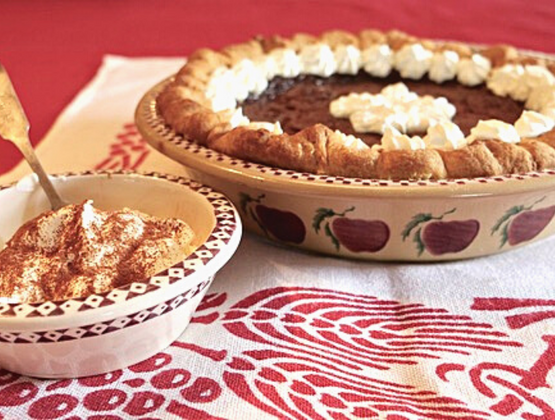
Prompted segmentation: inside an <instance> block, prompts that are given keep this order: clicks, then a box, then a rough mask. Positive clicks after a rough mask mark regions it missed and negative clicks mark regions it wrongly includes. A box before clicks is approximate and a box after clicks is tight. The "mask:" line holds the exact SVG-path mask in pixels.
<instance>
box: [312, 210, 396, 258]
mask: <svg viewBox="0 0 555 420" xmlns="http://www.w3.org/2000/svg"><path fill="white" fill-rule="evenodd" d="M354 209H355V208H354V207H351V208H348V209H346V210H345V211H343V212H342V213H336V212H335V211H334V210H332V209H327V208H319V209H318V210H317V211H316V214H315V216H314V219H313V223H312V226H313V227H314V230H315V232H316V233H317V234H318V233H319V232H320V229H321V226H322V223H324V222H325V223H324V232H325V234H326V236H328V237H329V238H330V239H331V241H332V243H333V244H334V246H335V249H336V250H339V248H340V247H341V245H343V246H344V247H345V248H347V249H348V250H349V251H351V252H378V251H380V250H382V249H383V248H384V247H385V245H386V244H387V242H388V241H389V236H390V232H389V226H387V225H386V224H385V223H384V222H382V221H381V220H365V219H351V218H349V217H345V214H347V213H348V212H351V211H353V210H354ZM330 219H333V220H332V221H331V222H330V221H329V220H330Z"/></svg>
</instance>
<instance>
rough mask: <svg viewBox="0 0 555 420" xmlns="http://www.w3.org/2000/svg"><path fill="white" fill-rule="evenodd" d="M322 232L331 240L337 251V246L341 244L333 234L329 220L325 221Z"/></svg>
mask: <svg viewBox="0 0 555 420" xmlns="http://www.w3.org/2000/svg"><path fill="white" fill-rule="evenodd" d="M324 232H326V236H328V237H329V238H330V239H331V242H332V243H333V245H334V246H335V250H336V251H339V247H340V246H341V244H340V243H339V240H338V239H337V238H336V237H335V235H334V234H333V232H332V231H331V228H330V222H326V224H325V226H324Z"/></svg>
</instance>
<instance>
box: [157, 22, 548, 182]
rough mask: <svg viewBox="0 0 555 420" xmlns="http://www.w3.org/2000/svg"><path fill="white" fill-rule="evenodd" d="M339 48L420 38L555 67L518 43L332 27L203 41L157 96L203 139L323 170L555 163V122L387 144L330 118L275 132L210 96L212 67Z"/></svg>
mask: <svg viewBox="0 0 555 420" xmlns="http://www.w3.org/2000/svg"><path fill="white" fill-rule="evenodd" d="M316 43H323V44H327V45H329V46H330V47H331V48H336V47H338V46H341V45H344V46H346V45H353V46H356V47H358V48H360V49H361V50H362V49H363V48H366V47H368V46H370V45H374V44H387V45H389V47H390V48H391V50H392V51H398V50H400V49H401V48H402V47H403V46H405V45H411V44H415V43H420V44H421V45H422V46H423V47H425V48H426V49H427V50H429V51H432V52H438V51H445V50H451V51H455V52H456V53H457V54H458V55H459V57H461V58H465V57H466V58H468V57H471V56H472V54H473V53H475V52H479V54H481V55H482V56H484V57H486V58H487V59H489V61H490V62H491V67H492V69H495V68H499V67H501V66H503V65H505V64H521V65H529V64H531V65H541V66H545V67H546V68H547V69H549V70H550V71H551V72H554V70H555V65H553V64H551V63H548V62H545V61H544V60H543V59H541V58H536V57H532V56H529V55H526V54H523V53H520V52H518V51H517V50H516V49H515V48H513V47H510V46H490V47H483V48H474V47H470V46H468V45H465V44H462V43H453V42H448V43H443V42H442V43H440V42H434V41H431V40H427V39H419V38H415V37H413V36H410V35H407V34H404V33H401V32H398V31H391V32H388V33H382V32H379V31H374V30H364V31H362V32H360V33H359V34H356V35H355V34H352V33H349V32H345V31H330V32H325V33H323V34H322V35H320V36H319V37H315V36H312V35H306V34H296V35H294V36H293V37H292V38H290V39H285V38H282V37H279V36H273V37H269V38H263V37H258V38H255V39H253V40H250V41H248V42H245V43H243V44H237V45H230V46H227V47H225V48H223V49H221V50H219V51H214V50H210V49H200V50H197V51H196V52H194V53H193V54H192V55H191V56H190V57H189V59H188V62H187V64H186V65H185V66H184V67H183V68H181V70H180V71H179V72H178V73H177V75H176V76H175V79H174V80H173V81H172V82H171V83H170V84H168V85H167V87H166V88H165V89H164V90H163V91H162V92H161V93H160V95H159V96H158V98H157V106H158V110H159V112H160V114H161V116H162V117H163V119H164V120H165V122H166V123H167V124H168V125H169V126H170V127H171V128H172V129H173V130H174V131H175V132H177V133H180V134H182V135H184V136H185V137H186V138H188V139H192V140H194V141H196V142H198V143H199V144H201V145H204V146H207V147H209V148H211V149H213V150H216V151H218V152H221V153H224V154H226V155H229V156H233V157H236V158H240V159H243V160H246V161H252V162H257V163H263V164H266V165H271V166H276V167H280V168H284V169H291V170H295V171H300V172H308V173H315V174H328V175H335V176H344V177H353V178H367V179H392V180H402V179H407V180H408V179H445V178H449V179H456V178H475V177H486V176H496V175H502V174H516V173H526V172H531V171H538V170H543V169H552V168H555V130H551V131H548V132H546V133H544V134H542V135H540V136H538V137H535V138H523V139H522V140H521V141H520V143H505V142H503V141H500V140H494V139H483V140H476V141H474V142H472V143H471V144H469V145H467V146H464V147H462V148H459V149H455V150H440V149H421V150H384V149H381V148H376V147H370V146H366V145H363V146H362V147H361V145H360V144H358V145H356V144H353V142H349V141H346V139H345V137H346V136H345V135H344V134H342V133H339V132H337V131H333V130H331V129H330V128H328V127H327V126H325V125H323V124H316V125H313V126H310V127H307V128H305V129H303V130H301V131H299V132H297V133H295V134H292V135H290V134H286V133H282V134H275V133H273V132H271V131H269V130H267V129H265V128H252V127H248V126H238V127H235V128H234V127H233V126H232V125H231V124H230V122H229V118H228V116H227V117H226V114H225V112H223V111H218V112H215V111H213V110H212V107H211V105H210V102H209V100H208V98H207V97H206V90H207V86H208V84H209V82H210V77H211V75H212V74H213V73H214V72H215V71H216V70H217V69H219V68H222V67H229V68H230V67H232V66H233V65H235V64H237V63H239V62H241V60H244V59H250V60H256V59H259V58H261V57H263V56H264V55H265V54H268V53H269V52H271V51H273V50H275V49H278V48H288V49H293V50H294V51H297V52H298V51H300V50H301V49H302V48H303V47H305V46H307V45H311V44H316Z"/></svg>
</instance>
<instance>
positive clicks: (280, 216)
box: [239, 193, 306, 245]
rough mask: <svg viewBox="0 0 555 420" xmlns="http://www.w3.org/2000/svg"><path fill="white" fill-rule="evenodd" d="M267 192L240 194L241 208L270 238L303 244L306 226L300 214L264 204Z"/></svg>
mask: <svg viewBox="0 0 555 420" xmlns="http://www.w3.org/2000/svg"><path fill="white" fill-rule="evenodd" d="M264 198H266V194H261V195H259V196H258V197H256V198H253V197H251V196H250V195H248V194H246V193H240V194H239V202H240V205H239V208H240V209H241V211H242V212H243V214H244V215H245V216H246V217H250V218H251V219H252V220H253V221H254V222H255V223H256V224H257V225H258V226H259V227H260V229H261V230H262V231H263V232H264V235H266V236H267V237H268V238H270V239H277V240H279V241H281V242H288V243H292V244H297V245H298V244H302V243H303V242H304V240H305V238H306V227H305V225H304V223H303V221H302V220H301V218H300V217H299V216H297V215H296V214H295V213H293V212H291V211H287V210H280V209H276V208H274V207H268V206H266V205H265V204H262V200H263V199H264Z"/></svg>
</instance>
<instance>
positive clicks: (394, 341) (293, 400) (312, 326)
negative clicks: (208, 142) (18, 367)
mask: <svg viewBox="0 0 555 420" xmlns="http://www.w3.org/2000/svg"><path fill="white" fill-rule="evenodd" d="M487 299H488V300H484V299H480V298H476V299H475V302H474V305H473V306H472V309H474V310H475V311H484V310H488V311H492V310H495V311H508V313H507V316H506V317H505V318H506V319H507V318H508V317H509V316H514V315H517V313H515V311H517V312H518V311H522V310H523V308H524V309H526V310H528V312H531V313H534V312H536V311H537V310H538V307H542V306H543V307H546V306H551V305H552V304H555V302H553V301H547V300H510V299H509V300H507V299H504V300H496V299H498V298H494V299H493V300H492V298H487ZM224 305H225V307H227V309H225V308H224ZM519 313H520V312H519ZM508 319H512V318H508ZM546 319H547V318H546ZM192 322H193V324H196V325H197V327H196V328H210V333H213V334H222V332H223V331H227V332H228V336H227V337H225V340H223V341H222V347H221V348H208V347H205V346H203V345H201V344H200V343H195V342H187V341H183V340H178V341H176V342H175V343H174V344H173V345H172V346H171V347H170V348H169V349H167V350H166V351H164V352H161V353H159V354H157V355H155V356H153V357H152V358H150V359H148V360H146V361H144V362H142V363H139V364H137V365H134V366H131V367H129V368H128V369H123V370H119V371H115V372H111V373H108V374H105V375H99V376H95V377H90V378H82V379H78V380H58V381H39V380H33V379H29V378H25V377H20V376H19V375H14V374H11V373H9V372H6V371H0V419H2V416H4V417H5V416H6V415H7V414H8V413H9V414H10V415H12V416H13V413H20V417H21V416H23V417H28V418H36V419H38V418H46V417H48V418H64V419H77V418H81V417H79V416H83V415H85V416H86V417H87V418H91V419H114V420H116V419H126V418H147V417H148V418H150V417H152V416H155V417H159V416H162V417H164V416H169V415H171V416H174V417H175V418H183V419H220V420H222V419H223V420H225V419H229V420H231V419H232V418H233V415H231V414H228V415H227V416H226V415H224V416H223V417H220V416H221V415H222V414H221V413H222V407H228V406H229V402H230V401H233V399H236V400H237V401H240V402H234V404H240V405H242V406H243V407H245V405H246V407H248V406H250V407H251V408H250V409H251V410H260V411H259V412H264V413H265V415H263V417H260V418H266V417H267V418H278V419H334V420H335V419H342V420H346V419H357V418H360V419H371V418H375V419H387V420H409V419H413V418H418V419H438V420H440V419H441V420H448V419H452V420H455V419H457V420H461V419H465V420H471V419H476V420H480V419H491V418H499V416H502V417H504V418H522V419H526V420H528V419H530V420H532V419H539V420H550V419H553V418H555V412H554V411H553V409H552V408H551V407H550V406H551V405H552V404H550V403H549V401H551V400H552V399H550V398H549V397H550V396H552V394H553V393H552V391H551V385H552V384H550V383H549V377H548V374H549V373H550V372H551V369H552V367H553V364H554V363H555V336H551V335H548V334H545V335H544V336H543V340H544V342H545V343H546V347H545V349H544V351H543V353H542V354H541V355H539V357H537V360H536V361H535V362H533V361H532V362H528V361H529V360H530V357H529V355H528V353H527V352H528V351H529V348H528V347H527V346H524V345H523V344H522V342H521V341H519V340H515V339H514V338H513V336H512V334H511V331H515V328H513V327H511V328H509V329H507V330H503V329H499V328H494V327H493V326H492V325H491V324H489V323H486V322H478V321H476V320H475V319H474V318H472V317H470V316H468V315H459V314H456V313H453V312H450V311H447V310H445V309H442V308H437V307H430V306H427V305H423V304H419V303H403V302H400V301H396V300H386V299H380V298H377V297H372V296H365V295H362V294H352V293H345V292H338V291H333V290H325V289H317V288H308V287H277V288H270V289H264V290H261V291H259V292H256V293H253V294H251V295H249V296H247V297H245V298H243V299H241V300H240V301H238V302H236V303H229V304H228V296H227V294H226V293H211V294H209V295H207V296H206V297H205V299H204V300H203V302H202V303H201V305H200V306H199V308H198V310H197V312H196V314H195V315H194V317H193V321H192ZM538 322H539V321H538ZM508 325H509V326H510V325H513V324H511V323H509V322H508ZM515 325H520V324H515ZM216 331H218V332H216ZM207 333H208V330H207ZM229 333H230V334H229ZM224 343H225V344H224ZM509 353H510V356H509ZM195 358H197V359H196V362H195V363H191V364H190V365H189V361H191V360H193V359H195ZM503 360H511V362H510V363H513V364H514V365H510V364H508V363H503V362H502V361H503ZM185 361H187V362H185ZM188 366H191V367H192V369H190V368H188ZM434 378H437V379H434ZM441 383H443V384H444V385H445V387H443V386H441V385H439V386H438V384H441ZM462 389H465V391H462ZM471 393H473V396H472V398H471V397H470V395H471ZM476 397H478V398H476ZM222 398H223V399H222ZM246 409H247V410H248V408H246ZM14 410H16V411H14ZM223 412H227V413H231V412H233V411H225V410H224V411H223ZM22 413H24V415H23V414H22ZM6 418H7V417H6Z"/></svg>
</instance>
